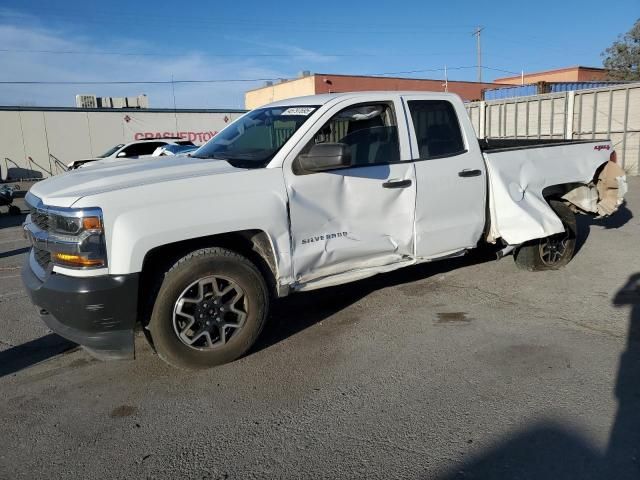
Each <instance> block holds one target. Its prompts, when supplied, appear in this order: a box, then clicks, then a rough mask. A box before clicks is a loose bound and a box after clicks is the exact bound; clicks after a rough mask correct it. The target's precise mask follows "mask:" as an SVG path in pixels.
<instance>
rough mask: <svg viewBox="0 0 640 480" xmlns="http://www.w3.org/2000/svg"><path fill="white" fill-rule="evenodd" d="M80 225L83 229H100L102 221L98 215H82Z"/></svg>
mask: <svg viewBox="0 0 640 480" xmlns="http://www.w3.org/2000/svg"><path fill="white" fill-rule="evenodd" d="M82 227H83V228H84V229H85V230H100V229H102V223H101V222H100V218H99V217H84V218H83V219H82Z"/></svg>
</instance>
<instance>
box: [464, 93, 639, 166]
mask: <svg viewBox="0 0 640 480" xmlns="http://www.w3.org/2000/svg"><path fill="white" fill-rule="evenodd" d="M467 111H468V112H469V116H470V117H471V122H472V123H473V127H474V128H475V130H476V133H477V135H478V137H479V138H485V137H489V138H491V137H493V138H559V139H562V138H565V139H600V138H610V139H611V141H612V142H613V144H614V147H615V149H616V152H617V153H618V161H619V162H620V163H621V165H622V167H623V168H624V169H625V170H626V171H627V173H628V174H629V175H640V167H639V165H640V83H631V84H624V85H617V86H612V87H604V88H595V89H590V90H580V91H569V92H561V93H552V94H546V95H535V96H530V97H523V98H511V99H502V100H490V101H485V102H471V103H468V104H467Z"/></svg>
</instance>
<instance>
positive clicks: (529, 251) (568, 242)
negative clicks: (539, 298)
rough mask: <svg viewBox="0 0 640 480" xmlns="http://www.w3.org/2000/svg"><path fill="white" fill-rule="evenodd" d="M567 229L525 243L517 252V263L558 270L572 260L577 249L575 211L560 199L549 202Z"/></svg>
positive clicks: (527, 266)
mask: <svg viewBox="0 0 640 480" xmlns="http://www.w3.org/2000/svg"><path fill="white" fill-rule="evenodd" d="M549 205H551V208H552V209H553V211H554V212H556V214H557V215H558V217H559V218H560V220H561V221H562V225H564V229H565V231H564V232H562V233H557V234H555V235H551V236H549V237H546V238H540V239H537V240H533V241H531V242H527V243H525V244H524V245H523V246H521V247H520V248H519V249H518V250H517V251H516V253H515V256H514V257H515V262H516V265H517V266H518V267H520V268H522V269H523V270H529V271H541V270H558V269H559V268H562V267H564V266H565V265H566V264H567V263H569V262H570V261H571V259H572V258H573V255H574V253H575V251H576V237H577V224H576V216H575V213H573V212H572V211H571V209H570V208H569V207H568V206H567V205H565V204H564V203H562V202H560V201H558V200H551V201H550V202H549Z"/></svg>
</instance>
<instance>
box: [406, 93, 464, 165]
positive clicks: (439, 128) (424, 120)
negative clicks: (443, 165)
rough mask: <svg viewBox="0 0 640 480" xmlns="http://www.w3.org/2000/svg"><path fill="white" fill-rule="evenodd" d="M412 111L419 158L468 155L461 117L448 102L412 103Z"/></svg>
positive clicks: (416, 101)
mask: <svg viewBox="0 0 640 480" xmlns="http://www.w3.org/2000/svg"><path fill="white" fill-rule="evenodd" d="M408 104H409V111H410V112H411V119H412V120H413V128H414V131H415V133H416V140H417V142H418V151H419V152H420V158H422V159H425V158H434V157H446V156H452V155H458V154H459V153H462V152H464V151H465V148H464V142H463V141H462V132H461V131H460V125H459V124H458V117H457V115H456V112H455V110H454V108H453V105H451V103H450V102H447V101H446V100H410V101H409V102H408Z"/></svg>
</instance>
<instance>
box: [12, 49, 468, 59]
mask: <svg viewBox="0 0 640 480" xmlns="http://www.w3.org/2000/svg"><path fill="white" fill-rule="evenodd" d="M0 52H4V53H27V54H32V53H33V54H41V53H44V54H53V55H116V56H127V57H182V56H185V55H188V54H185V53H154V52H114V51H100V50H94V51H91V50H34V49H13V48H0ZM462 53H465V52H448V53H424V52H417V53H324V52H307V53H303V52H301V53H204V54H202V55H203V56H205V57H230V58H233V57H246V58H254V57H255V58H261V57H266V58H270V57H382V56H389V57H413V56H421V57H422V56H429V57H438V56H444V55H459V54H462Z"/></svg>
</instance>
